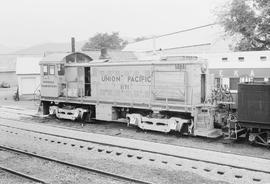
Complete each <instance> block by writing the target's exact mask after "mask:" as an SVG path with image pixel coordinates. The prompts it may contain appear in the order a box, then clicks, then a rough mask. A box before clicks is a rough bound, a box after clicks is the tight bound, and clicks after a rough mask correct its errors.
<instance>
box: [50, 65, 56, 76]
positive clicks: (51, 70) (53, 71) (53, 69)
mask: <svg viewBox="0 0 270 184" xmlns="http://www.w3.org/2000/svg"><path fill="white" fill-rule="evenodd" d="M54 74H55V68H54V65H50V66H49V75H54Z"/></svg>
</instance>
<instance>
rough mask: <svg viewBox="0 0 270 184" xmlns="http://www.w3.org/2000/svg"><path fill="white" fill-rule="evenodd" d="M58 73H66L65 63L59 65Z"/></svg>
mask: <svg viewBox="0 0 270 184" xmlns="http://www.w3.org/2000/svg"><path fill="white" fill-rule="evenodd" d="M57 71H58V75H65V67H64V64H59V65H57Z"/></svg>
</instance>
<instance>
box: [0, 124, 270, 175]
mask: <svg viewBox="0 0 270 184" xmlns="http://www.w3.org/2000/svg"><path fill="white" fill-rule="evenodd" d="M0 126H6V125H1V124H0ZM50 126H51V125H50ZM6 127H9V128H15V129H18V130H23V131H28V132H34V133H40V134H44V135H49V136H55V137H59V138H66V139H71V140H76V141H83V142H88V143H93V144H97V145H101V146H109V147H113V148H121V149H128V150H133V151H141V152H145V153H152V154H158V155H163V156H169V157H175V158H180V159H187V160H192V161H199V162H204V163H208V164H216V165H220V166H228V167H232V168H236V169H244V170H249V171H254V172H263V173H266V174H270V171H262V170H258V169H252V168H247V167H240V166H236V165H232V164H224V163H219V162H218V161H217V162H213V161H207V160H202V159H196V158H190V157H185V156H178V155H174V154H166V153H161V152H156V151H149V150H146V149H137V148H132V147H125V146H118V145H114V144H108V143H101V142H96V141H89V140H84V139H77V138H74V137H68V136H61V135H57V134H52V133H45V132H41V131H32V130H28V129H24V128H18V127H13V126H6ZM52 127H57V128H62V127H59V126H52ZM65 129H69V130H74V129H72V128H65ZM99 150H102V148H100V149H99ZM204 150H207V149H204ZM216 152H218V151H216ZM236 155H237V154H236ZM239 155H240V154H239ZM240 156H241V155H240ZM254 158H256V157H254Z"/></svg>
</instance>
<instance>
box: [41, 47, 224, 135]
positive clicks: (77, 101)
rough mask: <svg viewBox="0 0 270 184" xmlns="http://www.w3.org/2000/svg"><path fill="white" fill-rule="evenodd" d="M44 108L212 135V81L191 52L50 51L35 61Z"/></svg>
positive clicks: (77, 117) (69, 114) (61, 113)
mask: <svg viewBox="0 0 270 184" xmlns="http://www.w3.org/2000/svg"><path fill="white" fill-rule="evenodd" d="M40 67H41V102H42V104H43V113H44V114H53V115H55V116H56V117H58V118H63V119H71V120H80V121H90V120H91V119H97V120H104V121H121V122H125V123H127V125H131V126H137V127H139V128H141V129H143V130H153V131H160V132H170V131H176V132H179V133H180V134H189V135H194V136H204V137H218V136H220V135H222V132H221V130H220V129H218V128H215V126H214V121H215V120H214V119H215V118H214V117H215V116H216V111H215V108H216V107H215V106H214V105H213V104H206V103H204V102H205V101H206V98H207V96H209V95H210V94H211V90H212V88H213V85H214V81H213V77H212V76H211V75H210V74H209V71H208V68H207V62H206V61H205V60H204V59H202V58H199V57H194V56H165V57H162V58H160V59H155V60H148V61H143V62H142V61H132V62H125V61H115V60H110V59H108V58H103V59H93V58H92V57H91V56H90V55H88V54H85V53H82V52H73V53H60V54H51V55H48V56H47V57H44V58H43V59H42V61H41V62H40Z"/></svg>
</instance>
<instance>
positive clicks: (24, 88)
mask: <svg viewBox="0 0 270 184" xmlns="http://www.w3.org/2000/svg"><path fill="white" fill-rule="evenodd" d="M17 76H18V85H19V95H28V94H34V93H35V90H37V89H40V75H39V74H23V75H17ZM36 93H38V91H37V92H36Z"/></svg>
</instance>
